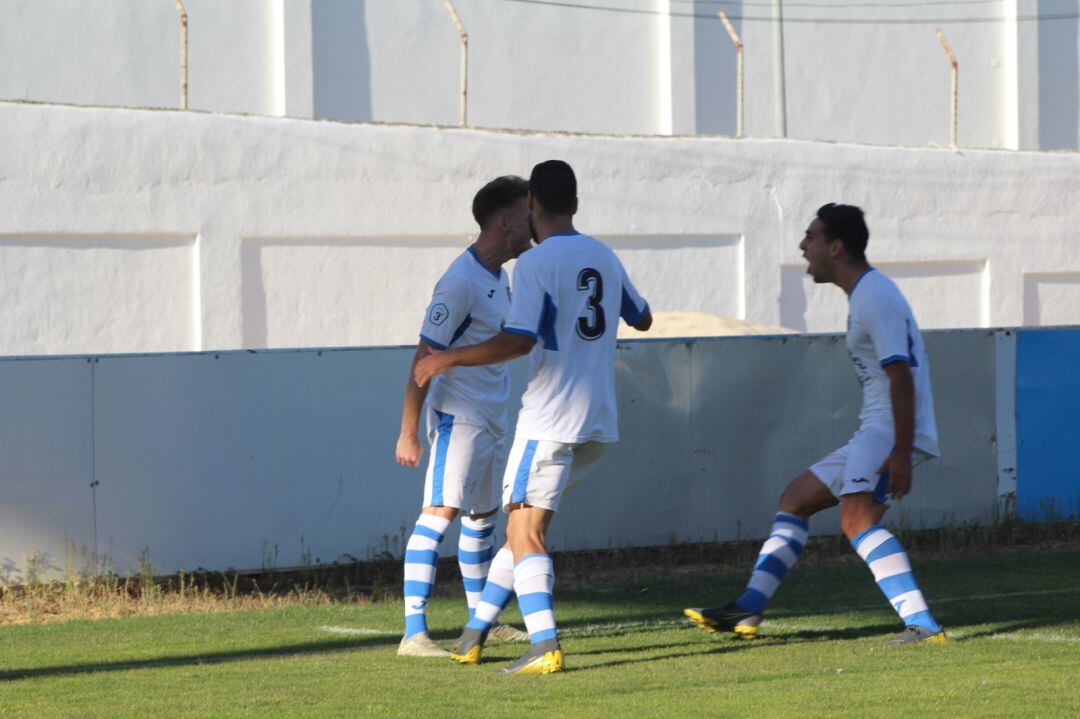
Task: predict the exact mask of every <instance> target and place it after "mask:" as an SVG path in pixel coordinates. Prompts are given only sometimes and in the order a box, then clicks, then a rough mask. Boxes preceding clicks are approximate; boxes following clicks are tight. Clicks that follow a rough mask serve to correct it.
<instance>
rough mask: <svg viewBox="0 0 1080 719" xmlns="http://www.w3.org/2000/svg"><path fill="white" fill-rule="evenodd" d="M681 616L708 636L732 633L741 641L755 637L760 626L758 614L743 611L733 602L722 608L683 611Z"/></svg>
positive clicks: (759, 615)
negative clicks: (684, 616) (741, 639)
mask: <svg viewBox="0 0 1080 719" xmlns="http://www.w3.org/2000/svg"><path fill="white" fill-rule="evenodd" d="M683 614H684V615H686V617H687V618H688V619H689V620H690V621H691V622H693V623H694V625H695V626H698V627H701V628H702V629H704V630H705V631H707V632H709V633H710V634H711V633H715V632H732V633H734V634H736V635H738V636H739V637H741V638H743V639H753V638H754V637H756V636H757V632H758V626H759V625H760V624H761V614H760V613H756V612H746V611H743V610H742V609H740V608H739V605H738V604H736V603H735V602H728V603H727V604H725V605H724V606H722V607H708V608H704V609H684V610H683Z"/></svg>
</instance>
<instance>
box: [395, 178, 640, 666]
mask: <svg viewBox="0 0 1080 719" xmlns="http://www.w3.org/2000/svg"><path fill="white" fill-rule="evenodd" d="M576 211H577V180H576V178H575V176H574V172H573V170H572V169H571V168H570V166H569V165H568V164H566V163H565V162H562V161H559V160H549V161H548V162H543V163H540V164H539V165H537V166H536V167H535V168H533V171H532V175H531V177H530V179H529V213H530V221H531V223H532V226H533V233H534V239H535V240H536V242H537V245H538V246H537V247H535V248H534V249H532V250H530V251H529V252H527V253H525V254H524V255H522V256H521V257H520V258H519V259H518V261H517V266H516V267H515V268H514V283H513V286H514V297H513V301H512V303H511V306H510V314H509V316H508V317H507V320H506V326H505V327H504V328H503V331H502V332H501V333H500V334H499V335H498V336H497V337H494V338H492V339H491V340H489V341H487V342H484V343H482V344H479V345H475V346H473V347H462V348H460V349H455V350H451V351H448V352H443V353H436V354H433V355H430V356H429V357H426V358H424V359H423V360H421V361H420V362H418V363H417V366H416V381H417V384H418V385H423V384H425V383H426V382H427V381H428V379H430V378H431V377H432V376H435V375H437V374H439V373H441V372H445V371H447V370H449V369H450V368H451V367H455V366H463V365H464V366H468V365H475V364H488V363H492V362H504V361H506V360H508V359H512V358H513V357H519V356H522V355H524V354H526V353H529V354H530V369H529V384H528V387H527V388H526V390H525V394H524V396H523V397H522V407H521V412H520V414H519V415H518V423H517V429H516V433H515V437H514V444H513V446H512V448H511V450H510V456H509V458H508V460H507V468H506V473H505V475H504V479H503V494H502V503H503V507H504V508H505V509H506V511H507V512H508V513H509V520H508V522H507V544H506V546H504V547H503V548H502V549H501V550H500V551H499V552H498V554H496V555H495V558H494V559H493V560H492V564H491V570H490V572H489V574H488V581H487V584H486V585H485V587H484V592H483V594H482V595H481V597H480V602H479V604H478V605H477V608H476V612H475V614H474V615H473V617H472V619H470V620H469V623H468V625H466V628H465V631H464V633H463V634H462V637H461V640H460V641H459V645H458V648H457V650H456V651H455V652H454V653H453V654H452V656H453V658H454V659H455V660H456V661H458V662H460V663H462V664H476V663H478V662H479V661H480V655H481V652H482V648H483V644H484V641H485V639H486V637H487V633H488V631H489V630H490V628H491V626H492V625H493V623H494V622H495V620H496V619H497V617H498V615H499V613H500V612H501V611H502V609H503V608H504V607H505V606H506V604H507V602H508V601H509V599H510V596H511V594H512V593H514V592H516V593H517V596H518V604H519V606H520V608H521V614H522V616H523V617H524V618H525V625H526V628H527V629H528V631H529V635H530V639H531V643H532V646H531V647H530V649H529V651H527V652H526V653H525V655H524V656H522V657H521V658H520V659H518V660H517V661H515V662H513V663H512V664H510V665H509V666H508V667H507V668H506V669H505V671H506V672H507V673H514V674H517V673H520V674H550V673H552V672H557V671H561V670H562V668H563V653H562V648H561V646H560V644H559V639H558V634H557V631H556V628H555V614H554V611H553V604H552V589H553V587H554V582H555V576H554V571H553V568H552V563H551V557H550V556H548V553H547V546H546V540H545V535H546V532H547V528H548V525H549V524H550V522H551V518H552V517H553V516H554V513H555V511H556V510H557V509H558V507H559V500H560V498H561V497H562V494H563V491H564V490H565V489H566V487H567V485H568V484H569V483H576V482H577V481H578V480H579V479H580V477H581V476H582V475H583V473H584V472H585V471H586V470H587V469H588V468H589V467H590V466H591V465H593V464H594V463H595V462H596V461H597V460H598V459H599V458H600V456H601V455H602V454H603V451H604V448H605V446H606V445H607V444H609V443H611V442H617V441H618V439H619V430H618V422H617V412H616V404H615V341H616V329H617V324H618V321H619V318H620V317H621V318H622V319H623V320H625V321H626V322H627V323H628V324H629V325H631V326H633V327H634V328H636V329H638V330H642V331H644V330H647V329H648V328H649V327H650V326H651V325H652V315H651V313H650V311H649V307H648V304H647V303H646V302H645V300H644V299H642V297H641V295H640V294H639V293H638V291H637V290H636V289H635V288H634V286H633V284H632V283H631V282H630V279H629V278H628V277H627V274H626V271H625V269H624V268H623V266H622V263H621V262H620V261H619V258H618V257H617V256H616V255H615V253H614V252H613V251H612V250H611V248H609V247H608V246H607V245H605V244H604V243H602V242H600V241H599V240H596V239H594V238H592V237H589V236H587V235H583V234H581V233H579V232H577V231H576V230H575V229H574V227H573V222H572V219H573V215H574V214H575V212H576Z"/></svg>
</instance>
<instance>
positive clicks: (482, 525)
mask: <svg viewBox="0 0 1080 719" xmlns="http://www.w3.org/2000/svg"><path fill="white" fill-rule="evenodd" d="M477 430H478V431H477V433H476V437H475V439H474V441H473V454H472V466H471V467H470V468H469V475H468V478H467V484H466V488H465V492H466V503H465V504H464V505H462V507H463V516H462V517H461V534H460V535H459V536H458V567H459V568H460V569H461V581H462V583H463V584H464V585H465V599H466V601H467V602H468V605H469V618H472V616H473V614H474V613H475V612H476V605H477V603H478V602H479V601H480V595H481V593H482V592H483V591H484V584H485V582H486V581H487V577H488V572H489V571H490V568H491V560H492V557H493V556H494V554H495V549H494V545H495V514H496V512H498V511H499V496H498V490H497V489H496V487H495V484H496V482H498V480H499V479H501V478H502V469H503V460H502V458H501V455H502V443H501V442H500V441H499V439H498V438H497V437H495V435H493V434H492V433H491V432H488V431H487V430H483V429H480V428H477Z"/></svg>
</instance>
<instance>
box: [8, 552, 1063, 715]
mask: <svg viewBox="0 0 1080 719" xmlns="http://www.w3.org/2000/svg"><path fill="white" fill-rule="evenodd" d="M916 570H917V571H918V572H919V576H920V579H921V581H922V584H923V587H924V590H925V591H926V594H927V597H928V598H929V599H930V602H931V604H932V605H933V607H934V609H935V612H936V613H937V614H938V616H939V618H940V619H941V620H942V622H943V623H944V624H945V625H946V627H947V629H948V631H949V632H950V635H951V637H952V639H953V641H952V642H950V643H949V644H946V645H942V646H932V647H931V646H927V647H908V648H905V649H903V650H886V649H885V648H884V647H883V646H882V643H883V641H884V640H885V639H886V638H887V637H888V636H890V635H891V634H892V633H894V632H895V631H896V630H897V625H896V618H895V614H894V613H893V612H892V610H891V608H889V607H888V605H887V604H885V602H884V600H883V599H882V597H881V596H880V594H879V592H878V589H877V587H876V586H875V585H874V583H873V581H872V579H871V577H870V576H869V573H868V572H867V571H866V567H865V565H863V564H862V562H859V561H837V562H832V563H827V564H821V565H819V566H804V565H802V564H800V565H799V566H798V567H797V568H796V569H795V570H794V571H793V572H792V574H791V575H790V576H789V577H788V579H787V581H786V582H785V584H784V585H783V586H782V587H781V589H780V591H779V592H778V593H777V595H776V597H775V598H774V602H773V604H772V606H771V609H772V611H771V613H770V614H769V615H768V616H767V618H766V621H765V623H764V625H763V628H762V636H763V638H762V639H759V640H755V641H736V640H732V639H729V638H728V637H726V636H718V635H706V634H704V633H703V632H700V631H699V630H696V629H693V628H690V627H688V626H687V625H686V623H685V622H684V621H683V619H682V618H681V617H680V615H679V611H680V609H681V607H683V606H686V605H688V604H694V603H704V602H706V601H709V600H715V599H722V598H725V597H729V596H732V594H733V593H734V592H736V591H737V590H739V589H741V587H742V584H743V582H744V580H745V572H744V571H725V572H719V573H718V572H714V571H707V570H703V569H702V568H701V566H700V565H696V566H695V567H691V566H689V565H688V566H686V567H684V571H682V572H678V573H672V572H664V573H661V574H659V575H657V574H653V575H651V576H650V575H649V574H648V573H646V572H644V571H641V572H639V573H637V574H635V576H634V577H633V578H632V579H624V580H613V581H596V577H595V576H594V581H592V582H590V583H589V584H587V585H581V584H579V585H578V587H577V588H572V589H570V588H568V589H566V590H565V591H560V593H559V594H558V596H557V597H556V601H557V602H558V603H559V611H560V613H561V617H560V618H561V622H560V626H561V628H562V631H563V645H564V647H565V648H566V651H567V657H568V659H567V664H568V671H566V672H565V673H564V674H562V675H556V676H552V677H498V676H495V675H494V674H493V673H492V672H491V671H490V669H492V668H494V667H498V666H502V665H503V664H505V663H506V662H508V661H510V660H511V659H513V658H515V657H516V656H517V655H518V654H519V653H520V647H518V646H516V645H499V644H495V645H491V646H490V647H489V651H488V652H487V653H485V660H486V661H485V663H484V664H482V665H481V666H480V667H472V668H470V667H461V666H457V665H454V664H452V663H451V662H449V661H442V660H408V659H402V658H399V657H396V656H395V649H396V645H397V641H398V638H399V632H400V629H401V616H400V607H399V604H398V603H397V602H393V601H391V602H372V603H366V604H339V605H331V606H310V607H303V606H290V607H281V608H266V609H262V610H259V611H235V612H228V613H217V614H190V613H189V614H181V615H173V616H159V617H129V618H123V619H116V620H105V621H95V622H87V621H76V622H65V623H52V624H37V625H22V626H6V627H0V715H15V716H35V717H50V716H56V717H61V716H65V717H66V716H73V715H78V716H90V717H94V716H101V717H110V719H112V718H113V717H117V716H147V715H163V716H164V715H167V716H215V717H220V716H253V715H257V716H379V717H399V716H400V717H417V716H456V715H460V716H469V715H475V714H476V713H477V707H483V712H482V713H483V714H484V715H486V716H515V717H517V716H564V717H594V716H595V717H604V718H605V719H609V718H610V717H619V716H634V717H653V716H678V717H697V716H700V717H716V716H760V717H774V716H775V717H791V716H798V717H801V718H802V717H807V718H813V717H835V716H863V717H865V716H874V717H879V716H897V717H900V716H904V717H910V716H947V717H949V718H950V719H955V718H956V717H968V716H970V717H985V716H1002V717H1005V716H1009V717H1014V716H1032V717H1036V716H1038V717H1044V716H1063V717H1064V716H1075V715H1076V710H1077V708H1078V707H1080V686H1078V685H1077V683H1076V682H1075V681H1074V679H1075V676H1074V675H1075V669H1076V666H1078V665H1080V611H1078V609H1080V605H1078V601H1077V599H1076V597H1077V596H1078V593H1080V547H1077V546H1076V545H1075V544H1072V545H1070V547H1069V548H1058V549H1048V548H1047V546H1046V545H1039V546H1035V547H1029V548H1017V549H1015V550H1013V551H1005V552H997V553H993V554H976V553H969V552H965V553H964V554H963V556H962V557H949V556H947V555H938V556H936V557H924V558H922V559H921V560H919V561H918V562H917V566H916ZM464 615H465V605H464V601H463V599H461V598H460V597H458V596H447V597H438V598H436V599H435V600H434V601H433V602H432V606H431V610H430V612H429V616H430V619H431V625H432V629H433V633H434V636H435V637H436V639H438V640H439V641H441V642H444V643H448V642H449V641H450V640H451V639H452V638H453V637H455V636H456V635H457V633H458V631H459V630H460V626H461V623H462V622H463V620H464ZM508 619H510V620H512V621H520V617H518V616H517V615H516V612H511V615H510V616H509V617H508Z"/></svg>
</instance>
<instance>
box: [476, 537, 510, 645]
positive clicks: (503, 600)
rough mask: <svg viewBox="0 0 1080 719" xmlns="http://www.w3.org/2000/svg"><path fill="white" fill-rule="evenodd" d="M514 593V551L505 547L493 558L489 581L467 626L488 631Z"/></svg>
mask: <svg viewBox="0 0 1080 719" xmlns="http://www.w3.org/2000/svg"><path fill="white" fill-rule="evenodd" d="M513 594H514V553H513V552H511V551H510V548H509V547H503V548H502V549H500V550H499V551H498V552H497V553H496V554H495V558H494V559H492V560H491V568H490V569H489V570H488V576H487V583H486V584H484V591H483V593H481V595H480V601H479V602H477V604H476V611H475V612H473V615H472V616H471V617H470V618H469V623H468V624H466V625H465V626H466V627H468V628H469V629H479V630H480V631H485V632H486V631H487V630H488V629H491V625H492V624H494V623H495V622H496V621H497V620H498V619H499V615H500V614H502V610H503V609H506V605H507V604H509V603H510V597H511V596H513Z"/></svg>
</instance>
